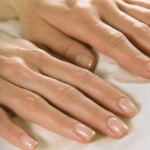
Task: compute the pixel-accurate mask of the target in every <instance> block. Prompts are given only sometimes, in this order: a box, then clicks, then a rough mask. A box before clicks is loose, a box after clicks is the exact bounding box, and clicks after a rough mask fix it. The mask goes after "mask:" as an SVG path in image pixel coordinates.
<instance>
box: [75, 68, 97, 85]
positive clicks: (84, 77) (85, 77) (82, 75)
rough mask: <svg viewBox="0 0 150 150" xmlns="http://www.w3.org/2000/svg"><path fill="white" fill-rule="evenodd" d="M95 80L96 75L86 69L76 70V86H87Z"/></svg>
mask: <svg viewBox="0 0 150 150" xmlns="http://www.w3.org/2000/svg"><path fill="white" fill-rule="evenodd" d="M93 78H94V75H93V74H92V73H91V72H90V71H89V70H86V69H81V68H77V69H76V70H74V82H75V84H80V85H85V83H86V82H87V81H88V82H90V81H91V80H92V79H93Z"/></svg>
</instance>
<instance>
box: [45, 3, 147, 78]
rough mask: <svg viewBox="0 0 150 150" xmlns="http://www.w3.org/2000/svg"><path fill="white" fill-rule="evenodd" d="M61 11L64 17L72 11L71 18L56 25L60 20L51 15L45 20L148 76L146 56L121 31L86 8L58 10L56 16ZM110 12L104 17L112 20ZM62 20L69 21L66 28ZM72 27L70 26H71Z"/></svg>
mask: <svg viewBox="0 0 150 150" xmlns="http://www.w3.org/2000/svg"><path fill="white" fill-rule="evenodd" d="M53 11H54V10H52V12H53ZM61 14H63V15H64V17H70V15H72V16H74V17H73V18H74V20H72V19H70V18H69V19H68V20H64V21H62V26H60V20H58V19H57V20H56V19H55V18H54V19H53V20H49V22H50V23H51V24H53V26H56V27H57V28H59V29H60V30H61V31H63V32H64V33H65V34H67V35H69V36H71V37H73V38H76V39H78V40H81V41H82V42H84V43H87V44H89V45H90V46H91V47H93V48H95V49H96V50H99V51H100V52H102V53H104V54H106V55H108V56H110V57H112V58H113V59H114V60H116V61H117V62H119V63H120V64H121V65H122V66H123V67H125V68H127V69H128V70H129V71H131V72H133V73H135V74H138V75H140V76H142V77H145V78H148V79H150V71H149V70H150V69H149V67H148V66H149V62H150V60H149V58H147V57H146V56H145V55H143V54H142V53H141V52H140V51H139V50H138V49H137V48H135V47H134V46H133V45H132V44H131V43H130V42H129V41H128V40H127V38H126V37H125V36H124V35H123V34H122V33H120V32H118V31H117V30H115V29H114V28H112V27H110V26H108V25H106V24H105V23H103V22H101V21H99V18H98V17H97V16H96V15H95V14H94V13H92V11H91V10H90V9H87V8H83V7H80V6H76V7H74V8H73V9H72V11H71V12H70V13H69V14H68V15H65V14H64V12H59V11H58V14H57V17H60V18H61V16H62V15H61ZM113 14H114V15H115V14H118V11H117V12H116V11H115V12H113ZM81 15H82V17H81ZM111 15H112V14H111V13H110V14H108V15H105V17H107V18H109V20H111V21H112V20H114V19H113V18H114V16H113V17H112V16H111ZM50 16H51V15H50ZM50 16H47V15H46V16H43V17H44V18H45V19H46V17H47V18H50ZM82 18H84V19H82ZM102 19H104V17H103V18H102ZM105 19H106V18H105ZM47 20H48V19H47ZM65 24H70V26H71V28H66V26H65ZM72 28H73V29H74V30H71V29H72ZM75 31H76V32H75ZM81 31H82V32H81ZM85 35H86V36H85ZM140 36H141V35H140Z"/></svg>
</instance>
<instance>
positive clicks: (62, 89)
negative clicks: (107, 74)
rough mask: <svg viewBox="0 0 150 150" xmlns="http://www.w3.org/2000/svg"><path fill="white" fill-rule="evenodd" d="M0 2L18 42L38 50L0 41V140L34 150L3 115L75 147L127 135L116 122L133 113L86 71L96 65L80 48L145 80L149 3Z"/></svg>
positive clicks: (136, 0) (120, 97) (149, 52)
mask: <svg viewBox="0 0 150 150" xmlns="http://www.w3.org/2000/svg"><path fill="white" fill-rule="evenodd" d="M1 1H2V2H3V3H1V4H3V6H4V7H2V8H3V11H4V10H5V13H4V12H3V14H4V15H0V17H1V19H8V18H18V19H19V20H20V22H21V26H22V33H23V36H24V37H25V38H26V39H28V40H30V41H32V42H34V43H35V44H37V45H38V46H40V48H38V47H37V46H36V45H34V44H32V43H30V42H28V41H26V40H19V39H18V40H0V68H1V71H0V104H1V107H0V121H1V124H0V136H1V137H3V138H4V139H6V140H7V141H8V142H10V143H12V144H13V145H15V146H17V147H19V148H21V149H34V148H35V147H36V145H37V142H36V140H35V139H33V137H31V135H29V134H28V133H27V132H26V131H25V130H24V129H22V128H21V127H19V126H18V125H16V124H15V123H14V122H13V121H12V119H11V117H10V116H9V114H8V112H7V111H6V109H5V108H9V109H10V110H11V111H13V112H15V113H16V114H17V115H18V116H20V117H22V118H23V119H25V120H27V121H30V122H33V123H35V124H38V125H40V126H42V127H44V128H46V129H48V130H50V131H53V132H55V133H58V134H60V135H62V136H65V137H67V138H70V139H73V140H76V141H79V142H84V143H87V142H91V141H93V140H94V138H95V135H96V133H95V131H94V130H97V131H99V132H102V133H104V134H106V135H107V136H110V137H113V138H120V137H123V136H124V135H125V134H126V133H127V130H128V127H127V125H126V124H125V123H124V122H123V121H121V120H120V119H119V118H118V117H117V115H121V116H124V117H132V116H135V115H136V114H137V111H138V110H137V108H136V106H135V105H134V104H133V103H132V102H131V100H130V98H129V97H128V96H126V95H125V94H123V93H122V92H120V91H119V90H117V89H115V88H114V87H112V86H111V85H109V84H108V83H106V82H105V81H104V80H103V79H101V78H100V77H98V76H96V75H94V74H93V73H92V72H90V71H88V70H87V69H89V70H92V69H94V67H95V65H96V59H95V56H94V54H93V52H91V51H90V50H89V49H88V47H87V46H85V45H89V46H90V47H92V48H95V49H96V50H98V51H100V52H102V53H104V54H106V55H108V56H110V57H112V58H113V59H115V60H116V61H117V62H118V63H120V65H122V66H123V67H125V68H126V69H128V70H129V71H131V72H132V73H134V74H137V75H140V76H142V77H145V78H148V79H150V64H149V63H150V60H149V55H150V47H149V40H150V29H149V25H150V21H149V19H147V18H150V10H149V8H150V2H149V1H148V0H145V1H144V0H132V1H131V0H126V2H125V1H122V0H7V1H3V0H0V2H1ZM1 6H2V5H1ZM4 8H5V9H4ZM0 10H2V9H0ZM0 14H2V13H1V12H0ZM127 38H128V39H127ZM83 43H84V44H83ZM43 49H44V50H46V51H49V50H52V51H53V52H55V53H56V54H59V55H60V56H62V57H64V58H65V59H67V60H68V61H70V62H72V63H73V64H76V65H78V66H80V67H82V68H80V67H78V66H75V65H73V64H71V63H68V62H65V61H61V60H59V59H57V58H55V57H53V56H51V55H50V54H48V53H47V52H45V51H43ZM84 68H86V69H84ZM87 81H88V82H87ZM108 91H109V94H108ZM95 102H96V103H95Z"/></svg>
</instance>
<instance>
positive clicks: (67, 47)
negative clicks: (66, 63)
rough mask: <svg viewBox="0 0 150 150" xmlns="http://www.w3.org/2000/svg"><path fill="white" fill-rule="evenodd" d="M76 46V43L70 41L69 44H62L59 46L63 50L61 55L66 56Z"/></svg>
mask: <svg viewBox="0 0 150 150" xmlns="http://www.w3.org/2000/svg"><path fill="white" fill-rule="evenodd" d="M77 48H78V44H77V43H75V42H70V43H69V44H64V47H62V48H61V49H62V50H63V51H62V55H63V56H68V55H69V53H70V52H71V51H72V50H75V49H77Z"/></svg>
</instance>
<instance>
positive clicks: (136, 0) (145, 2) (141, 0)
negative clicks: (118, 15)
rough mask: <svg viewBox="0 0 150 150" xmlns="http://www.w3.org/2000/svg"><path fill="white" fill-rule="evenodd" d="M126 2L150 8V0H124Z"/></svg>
mask: <svg viewBox="0 0 150 150" xmlns="http://www.w3.org/2000/svg"><path fill="white" fill-rule="evenodd" d="M124 1H125V2H127V3H129V4H133V5H139V6H142V7H145V8H148V9H149V8H150V1H149V0H124Z"/></svg>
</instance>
